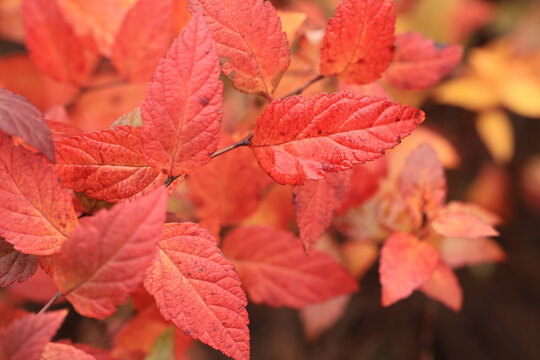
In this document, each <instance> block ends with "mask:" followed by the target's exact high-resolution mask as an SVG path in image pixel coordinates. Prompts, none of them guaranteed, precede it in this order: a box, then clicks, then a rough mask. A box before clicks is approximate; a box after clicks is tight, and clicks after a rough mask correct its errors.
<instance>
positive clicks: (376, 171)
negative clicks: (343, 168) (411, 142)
mask: <svg viewBox="0 0 540 360" xmlns="http://www.w3.org/2000/svg"><path fill="white" fill-rule="evenodd" d="M386 169H387V166H386V159H385V158H383V157H381V158H379V159H377V160H375V161H371V162H368V163H366V164H363V165H357V166H353V170H352V177H351V186H349V188H348V190H347V192H346V193H345V196H344V197H343V201H342V202H341V206H340V208H339V209H338V210H337V214H343V213H344V212H346V211H347V210H348V209H350V208H353V207H356V206H358V205H361V204H362V203H363V202H364V201H366V200H367V199H369V198H370V197H372V196H373V195H375V193H376V192H377V189H378V188H379V182H380V181H381V178H382V177H383V176H385V175H386Z"/></svg>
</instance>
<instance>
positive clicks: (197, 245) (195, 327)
mask: <svg viewBox="0 0 540 360" xmlns="http://www.w3.org/2000/svg"><path fill="white" fill-rule="evenodd" d="M144 287H145V288H146V289H147V290H148V292H150V293H151V294H152V295H153V296H154V297H155V299H156V303H157V305H158V308H159V310H160V311H161V315H163V317H164V318H165V320H167V321H172V323H173V324H174V325H176V326H177V327H178V328H180V329H181V330H183V331H184V332H185V333H186V334H187V335H190V336H191V337H193V338H194V339H199V340H200V341H202V342H203V343H205V344H208V345H210V346H211V347H213V348H214V349H217V350H220V351H222V352H223V353H224V354H225V355H227V356H230V357H232V358H233V359H236V360H240V359H242V360H243V359H249V329H248V327H247V324H248V322H249V320H248V314H247V311H246V309H245V306H246V304H247V300H246V295H245V294H244V292H243V291H242V289H241V288H240V278H239V277H238V274H237V273H236V272H235V271H234V268H233V265H232V264H231V262H230V261H229V260H227V258H225V257H224V256H223V254H222V253H221V251H220V249H219V248H218V247H217V244H216V241H215V240H214V239H213V238H212V236H211V235H210V233H208V231H206V230H204V229H202V228H200V227H199V226H198V225H197V224H193V223H188V222H186V223H182V224H178V223H177V224H165V226H164V227H163V238H162V240H161V241H160V243H159V248H158V254H157V256H156V257H155V259H154V262H153V263H152V265H151V267H150V269H149V270H148V272H147V275H146V278H145V281H144Z"/></svg>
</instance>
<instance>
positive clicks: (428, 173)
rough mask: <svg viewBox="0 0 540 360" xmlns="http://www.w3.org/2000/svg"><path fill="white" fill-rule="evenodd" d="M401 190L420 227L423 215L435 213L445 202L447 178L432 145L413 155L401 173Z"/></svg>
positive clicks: (417, 150) (414, 151)
mask: <svg viewBox="0 0 540 360" xmlns="http://www.w3.org/2000/svg"><path fill="white" fill-rule="evenodd" d="M399 189H400V192H401V194H402V195H403V197H404V199H405V201H406V203H407V205H408V206H409V207H410V209H411V210H412V214H411V215H412V216H413V217H414V218H415V221H416V222H417V224H418V225H420V221H421V218H422V216H423V215H424V214H426V213H427V214H429V213H432V214H433V213H434V212H435V211H436V210H438V209H439V208H440V207H442V205H443V204H444V202H445V200H446V177H445V175H444V169H443V167H442V165H441V162H440V161H439V159H438V157H437V153H436V152H435V150H433V148H432V147H431V146H429V145H427V144H423V145H420V146H419V147H417V148H416V149H415V150H413V151H412V152H411V154H410V155H409V157H408V158H407V161H406V164H405V168H404V169H403V171H402V172H401V176H400V180H399Z"/></svg>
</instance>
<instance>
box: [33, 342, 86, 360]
mask: <svg viewBox="0 0 540 360" xmlns="http://www.w3.org/2000/svg"><path fill="white" fill-rule="evenodd" d="M72 359H75V360H96V358H95V357H93V356H92V355H90V354H87V353H86V352H84V351H82V350H80V349H77V348H76V347H75V346H71V345H68V344H57V343H48V344H47V345H45V349H44V350H43V354H41V360H72Z"/></svg>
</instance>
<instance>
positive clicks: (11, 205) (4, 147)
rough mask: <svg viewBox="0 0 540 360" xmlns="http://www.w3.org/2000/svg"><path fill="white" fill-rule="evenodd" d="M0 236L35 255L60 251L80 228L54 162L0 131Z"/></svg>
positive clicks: (69, 196) (25, 251)
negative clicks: (49, 162) (75, 229)
mask: <svg viewBox="0 0 540 360" xmlns="http://www.w3.org/2000/svg"><path fill="white" fill-rule="evenodd" d="M0 189H1V190H2V191H0V236H3V237H4V238H6V240H7V241H8V242H9V243H11V244H13V245H15V249H17V250H19V251H21V252H23V253H26V254H34V255H49V254H52V253H54V252H57V251H58V250H59V249H60V247H61V246H62V243H64V241H66V239H67V235H68V234H69V233H70V232H71V230H73V229H74V228H76V227H77V224H78V222H77V215H76V214H75V210H74V209H73V204H72V200H71V195H70V193H69V192H68V191H67V190H66V189H64V188H63V187H62V185H61V184H60V182H59V180H58V176H57V175H56V173H55V172H54V170H53V168H52V166H51V165H49V164H46V163H45V162H44V161H43V160H42V159H41V158H40V157H38V156H36V155H34V154H32V153H31V152H30V151H29V150H26V149H25V148H23V147H21V146H15V145H13V142H12V141H11V140H10V139H9V138H8V137H7V136H6V135H2V134H0Z"/></svg>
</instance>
